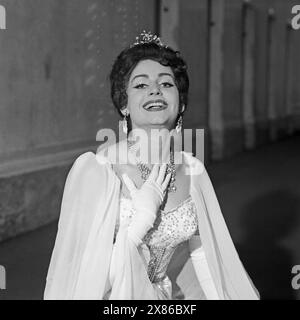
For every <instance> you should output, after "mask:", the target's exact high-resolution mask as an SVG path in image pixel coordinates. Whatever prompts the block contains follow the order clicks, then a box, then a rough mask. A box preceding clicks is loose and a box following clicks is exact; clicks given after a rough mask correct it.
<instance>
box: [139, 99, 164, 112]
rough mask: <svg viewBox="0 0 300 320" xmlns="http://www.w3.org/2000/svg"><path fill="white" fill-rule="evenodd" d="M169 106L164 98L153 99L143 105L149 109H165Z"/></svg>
mask: <svg viewBox="0 0 300 320" xmlns="http://www.w3.org/2000/svg"><path fill="white" fill-rule="evenodd" d="M167 107H168V105H167V103H166V102H165V101H164V100H161V99H158V100H151V101H148V102H146V103H145V104H144V105H143V108H144V109H145V110H147V111H161V110H165V109H166V108H167Z"/></svg>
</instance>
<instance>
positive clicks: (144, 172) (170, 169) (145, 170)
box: [128, 140, 177, 192]
mask: <svg viewBox="0 0 300 320" xmlns="http://www.w3.org/2000/svg"><path fill="white" fill-rule="evenodd" d="M134 144H135V141H132V140H128V148H129V150H131V148H132V146H133V145H134ZM137 167H138V169H139V170H140V172H141V177H142V179H143V181H146V180H147V179H148V177H149V175H150V173H151V169H150V168H149V167H148V166H147V165H146V164H145V163H143V162H141V161H139V162H137ZM166 171H167V172H166V174H168V173H171V178H170V183H169V185H168V188H167V190H168V191H169V192H175V191H176V190H177V188H176V186H175V180H176V170H175V163H174V151H173V150H171V152H170V163H168V164H167V169H166Z"/></svg>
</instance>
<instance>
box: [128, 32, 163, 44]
mask: <svg viewBox="0 0 300 320" xmlns="http://www.w3.org/2000/svg"><path fill="white" fill-rule="evenodd" d="M152 42H153V43H156V44H157V45H159V46H160V47H165V48H167V47H168V46H166V45H164V44H163V43H162V42H161V40H160V38H159V37H158V36H157V35H155V34H153V33H151V32H150V31H148V32H146V31H145V30H143V31H142V32H141V34H140V35H139V36H137V37H136V38H135V42H134V44H132V45H131V46H130V47H134V46H137V45H139V44H143V43H152Z"/></svg>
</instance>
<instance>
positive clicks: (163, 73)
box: [131, 72, 174, 82]
mask: <svg viewBox="0 0 300 320" xmlns="http://www.w3.org/2000/svg"><path fill="white" fill-rule="evenodd" d="M163 76H170V77H171V78H172V79H173V80H174V77H173V75H172V74H171V73H167V72H162V73H159V74H158V77H163ZM136 78H149V76H148V75H147V74H138V75H136V76H135V77H133V78H132V80H131V82H133V80H135V79H136Z"/></svg>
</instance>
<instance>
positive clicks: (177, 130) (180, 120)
mask: <svg viewBox="0 0 300 320" xmlns="http://www.w3.org/2000/svg"><path fill="white" fill-rule="evenodd" d="M175 129H176V132H177V133H179V132H180V131H181V129H182V115H180V116H179V118H178V120H177V124H176V128H175Z"/></svg>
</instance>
